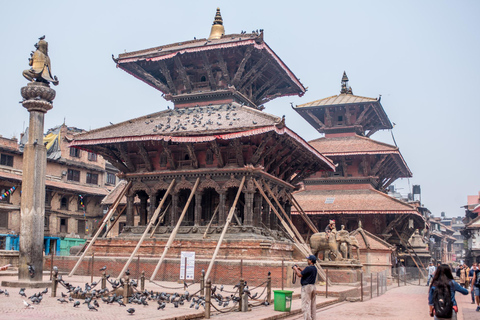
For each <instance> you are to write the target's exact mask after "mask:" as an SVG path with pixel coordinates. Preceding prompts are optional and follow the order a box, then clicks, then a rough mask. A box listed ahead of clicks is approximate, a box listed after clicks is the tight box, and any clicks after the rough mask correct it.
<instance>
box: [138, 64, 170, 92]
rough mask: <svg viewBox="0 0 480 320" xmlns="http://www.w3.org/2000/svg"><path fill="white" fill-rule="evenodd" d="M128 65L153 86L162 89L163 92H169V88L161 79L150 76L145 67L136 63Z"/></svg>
mask: <svg viewBox="0 0 480 320" xmlns="http://www.w3.org/2000/svg"><path fill="white" fill-rule="evenodd" d="M130 66H131V68H132V69H133V70H135V72H136V73H137V74H138V75H139V76H140V78H143V79H146V80H147V81H148V82H149V83H150V84H152V85H153V86H154V87H155V88H157V89H158V90H160V91H162V92H163V93H165V94H168V93H170V89H169V88H168V87H167V86H166V85H165V84H163V83H162V82H161V81H159V80H158V79H156V78H155V77H154V76H152V75H151V74H150V73H148V72H147V71H146V70H145V69H143V68H142V67H140V66H139V65H137V64H134V63H130Z"/></svg>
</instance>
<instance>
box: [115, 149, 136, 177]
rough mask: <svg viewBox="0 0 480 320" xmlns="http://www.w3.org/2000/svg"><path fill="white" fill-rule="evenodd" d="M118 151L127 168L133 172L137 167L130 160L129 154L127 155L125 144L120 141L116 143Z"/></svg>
mask: <svg viewBox="0 0 480 320" xmlns="http://www.w3.org/2000/svg"><path fill="white" fill-rule="evenodd" d="M118 151H119V152H120V155H121V156H122V159H123V161H124V162H125V164H126V165H127V168H128V170H130V171H131V172H135V171H136V170H137V169H136V167H135V164H134V163H133V162H132V159H130V156H129V155H128V150H127V146H126V144H123V143H120V144H119V145H118Z"/></svg>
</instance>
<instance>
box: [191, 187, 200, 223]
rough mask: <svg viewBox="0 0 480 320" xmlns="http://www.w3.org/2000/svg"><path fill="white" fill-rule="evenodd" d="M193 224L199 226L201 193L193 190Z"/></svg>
mask: <svg viewBox="0 0 480 320" xmlns="http://www.w3.org/2000/svg"><path fill="white" fill-rule="evenodd" d="M193 220H194V223H193V225H194V226H199V225H200V222H201V220H202V193H201V192H195V213H194V219H193Z"/></svg>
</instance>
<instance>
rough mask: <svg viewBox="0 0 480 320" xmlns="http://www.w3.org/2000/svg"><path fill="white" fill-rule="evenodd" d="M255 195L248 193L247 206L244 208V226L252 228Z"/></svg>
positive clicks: (246, 195) (246, 194) (246, 196)
mask: <svg viewBox="0 0 480 320" xmlns="http://www.w3.org/2000/svg"><path fill="white" fill-rule="evenodd" d="M254 194H255V193H253V192H251V191H247V192H245V193H244V195H245V206H244V208H243V216H244V220H243V225H244V226H252V225H253V196H254Z"/></svg>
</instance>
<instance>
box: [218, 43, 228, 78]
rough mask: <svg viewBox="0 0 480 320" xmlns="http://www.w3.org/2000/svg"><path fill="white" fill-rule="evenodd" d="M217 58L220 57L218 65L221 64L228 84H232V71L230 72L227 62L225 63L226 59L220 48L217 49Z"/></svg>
mask: <svg viewBox="0 0 480 320" xmlns="http://www.w3.org/2000/svg"><path fill="white" fill-rule="evenodd" d="M217 58H218V65H219V66H220V69H221V70H222V75H223V78H224V79H225V80H227V83H228V84H231V81H230V73H228V68H227V64H226V63H225V60H224V59H223V56H222V53H221V52H220V50H217Z"/></svg>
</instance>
